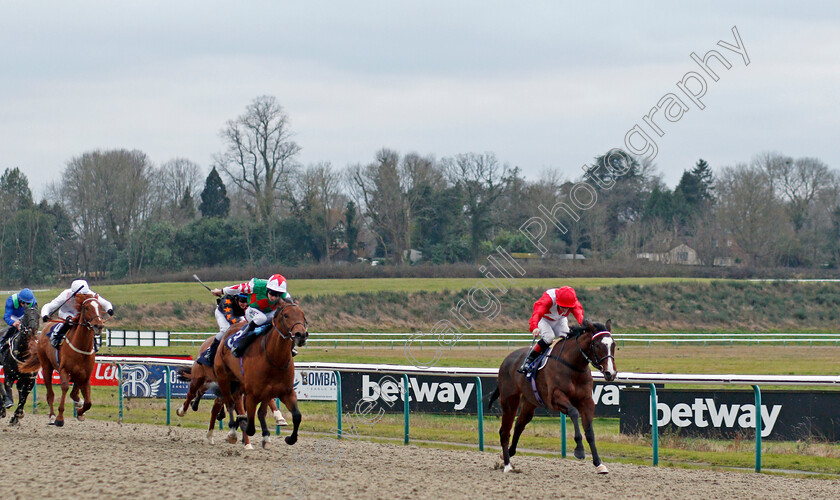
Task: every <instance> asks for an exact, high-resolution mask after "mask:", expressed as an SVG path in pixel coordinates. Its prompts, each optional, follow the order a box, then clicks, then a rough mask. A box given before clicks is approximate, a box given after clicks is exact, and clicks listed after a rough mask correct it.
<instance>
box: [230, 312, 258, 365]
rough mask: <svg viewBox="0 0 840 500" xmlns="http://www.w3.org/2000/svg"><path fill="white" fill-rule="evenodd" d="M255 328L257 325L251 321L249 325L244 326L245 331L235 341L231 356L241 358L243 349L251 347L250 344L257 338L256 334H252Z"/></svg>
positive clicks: (243, 352)
mask: <svg viewBox="0 0 840 500" xmlns="http://www.w3.org/2000/svg"><path fill="white" fill-rule="evenodd" d="M257 326H258V325H257V324H256V323H254V322H253V321H251V322H250V323H248V326H246V327H245V329H244V330H242V333H241V336H240V337H239V340H237V341H236V347H235V348H234V349H233V355H234V356H235V357H237V358H241V357H242V355H243V354H245V349H247V348H248V346H249V345H251V342H253V341H254V339H255V338H257V335H256V333H254V330H255V329H256V328H257Z"/></svg>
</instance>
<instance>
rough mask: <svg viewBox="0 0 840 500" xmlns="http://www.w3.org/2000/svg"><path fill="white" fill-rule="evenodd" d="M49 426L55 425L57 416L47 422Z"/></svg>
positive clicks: (51, 416) (52, 416)
mask: <svg viewBox="0 0 840 500" xmlns="http://www.w3.org/2000/svg"><path fill="white" fill-rule="evenodd" d="M47 425H55V415H50V421H49V422H47Z"/></svg>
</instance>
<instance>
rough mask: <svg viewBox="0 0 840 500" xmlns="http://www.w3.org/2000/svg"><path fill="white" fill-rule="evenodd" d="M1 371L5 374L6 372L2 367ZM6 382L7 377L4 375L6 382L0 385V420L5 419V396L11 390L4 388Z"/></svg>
mask: <svg viewBox="0 0 840 500" xmlns="http://www.w3.org/2000/svg"><path fill="white" fill-rule="evenodd" d="M3 371H4V372H7V371H8V370H6V369H5V367H4V368H3ZM8 381H9V375H8V374H6V380H5V381H4V382H3V383H2V384H0V418H5V416H6V395H7V394H8V393H9V391H10V390H11V389H8V388H7V387H6V382H8Z"/></svg>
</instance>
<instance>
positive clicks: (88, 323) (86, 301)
mask: <svg viewBox="0 0 840 500" xmlns="http://www.w3.org/2000/svg"><path fill="white" fill-rule="evenodd" d="M91 300H96V297H91V298H89V299H85V300H84V302H82V308H84V305H85V304H87V303H88V302H89V301H91ZM98 310H99V309H98V308H97V314H96V316H95V317H94V318H91V319H89V320H86V321H84V322H82V321H79V322H78V323H73V322H72V321H67V320H64V322H65V323H68V324H70V325H76V326H84V327H85V328H88V329H90V330H95V329H96V326H94V325H92V324H91V321H93V320H94V319H96V318H99V322H100V323H102V324H103V325H104V324H105V322H106V321H107V319H102V315H101V314H99V313H98ZM109 319H110V318H109ZM99 328H100V330H101V329H102V327H99ZM73 331H75V330H73ZM66 342H67V345H68V346H70V349H73V350H74V351H76V352H78V353H79V354H82V355H85V356H90V355H91V354H94V353H96V341H94V346H93V350H91V351H83V350H81V349H79V348H78V347H76V346H74V345H73V343H72V342H70V332H67V337H66Z"/></svg>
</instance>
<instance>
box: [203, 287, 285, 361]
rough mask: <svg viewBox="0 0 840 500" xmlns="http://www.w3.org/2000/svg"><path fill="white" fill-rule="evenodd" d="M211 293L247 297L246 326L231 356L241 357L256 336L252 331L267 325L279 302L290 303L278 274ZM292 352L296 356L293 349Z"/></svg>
mask: <svg viewBox="0 0 840 500" xmlns="http://www.w3.org/2000/svg"><path fill="white" fill-rule="evenodd" d="M212 293H213V294H214V295H217V296H221V295H239V294H245V295H247V297H248V308H247V309H245V319H246V320H247V321H248V326H246V327H245V330H243V331H242V333H241V334H240V337H239V340H238V341H237V342H236V347H235V348H234V350H233V355H234V356H236V357H241V356H242V354H244V352H245V349H246V348H247V347H248V346H249V345H250V344H251V342H253V341H254V339H255V338H256V337H257V335H256V334H255V333H254V330H255V329H257V328H259V327H260V326H262V325H264V324H266V323H268V322H269V321H271V319H272V318H273V317H274V313H275V311H276V310H277V307H278V306H279V305H280V300H281V299H282V300H284V301H286V302H291V301H292V296H291V295H289V293H288V292H287V291H286V278H284V277H283V275H280V274H273V275H272V276H271V277H270V278H268V279H267V280H264V279H259V278H252V279H251V281H248V282H247V283H240V284H238V285H232V286H226V287H224V288H222V289H218V288H216V289H214V290H212ZM292 352H293V353H294V354H296V352H295V351H294V348H293V349H292Z"/></svg>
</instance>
